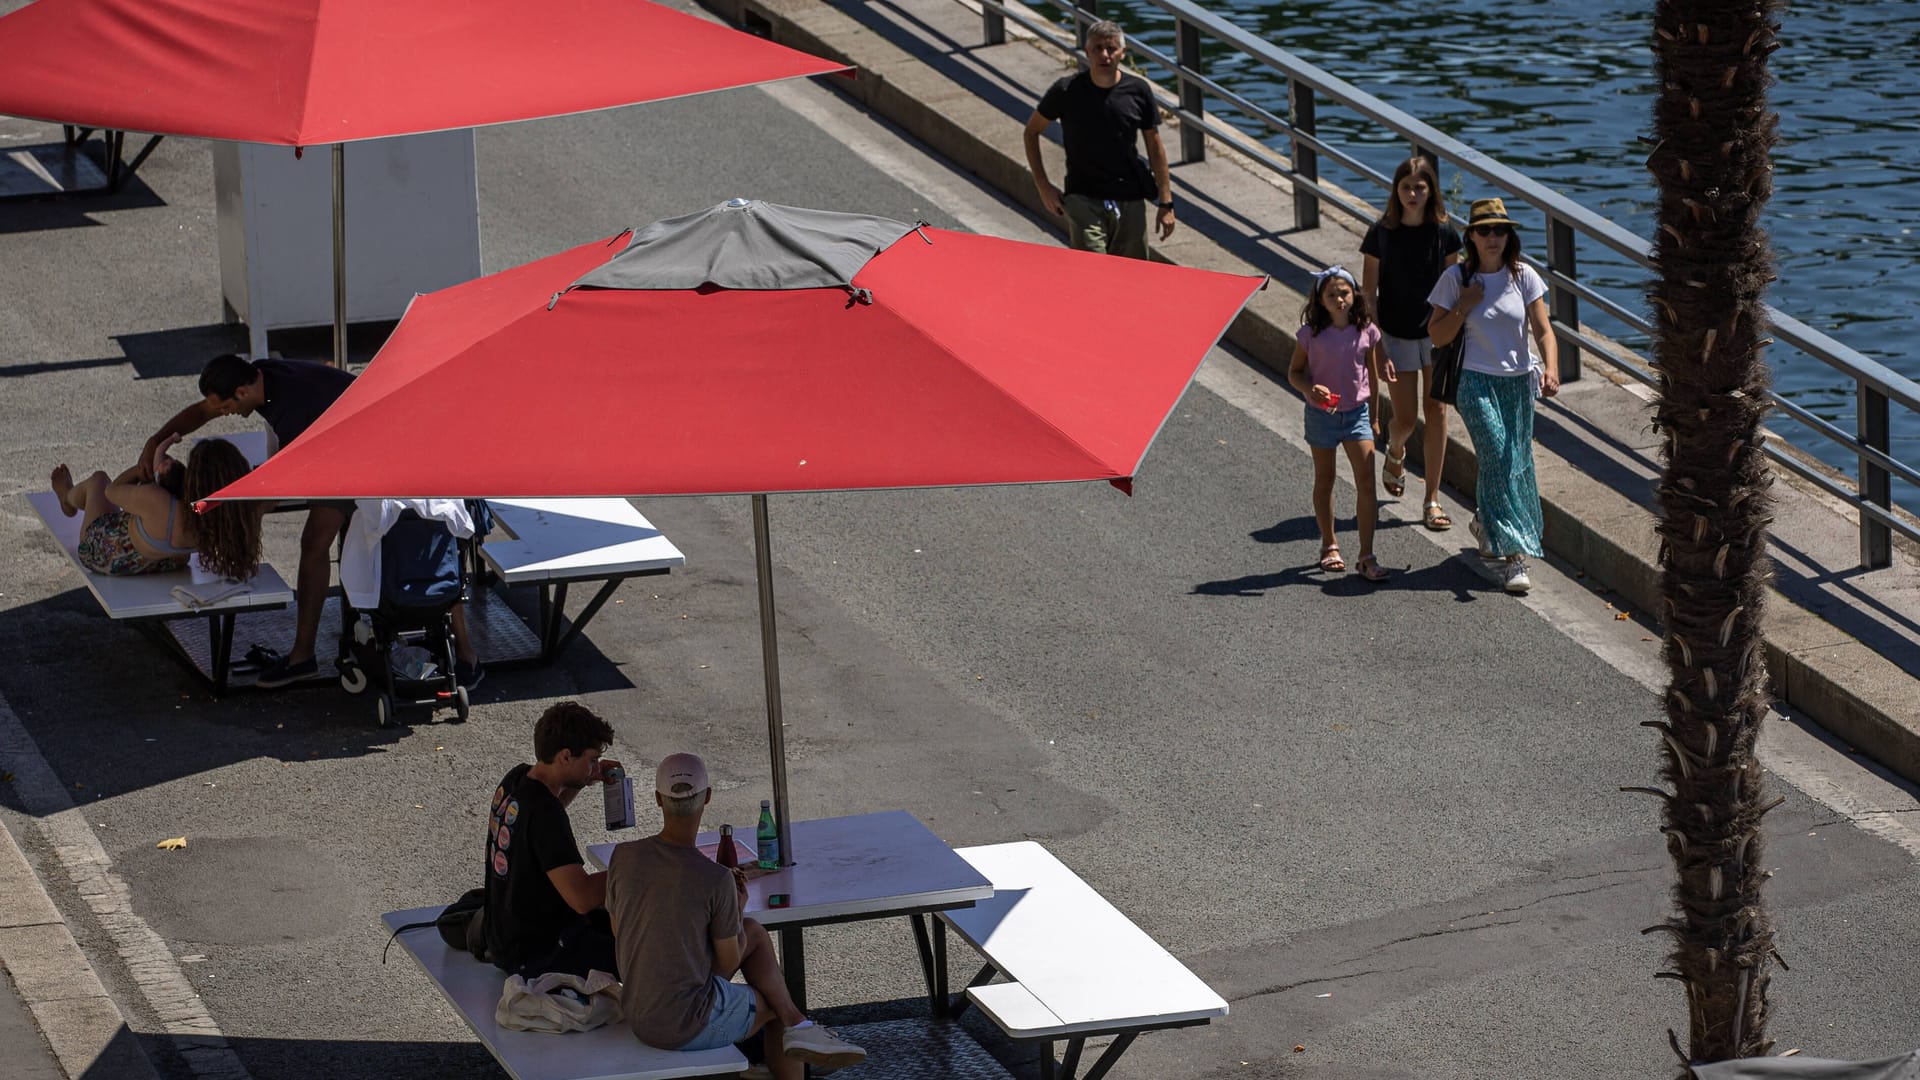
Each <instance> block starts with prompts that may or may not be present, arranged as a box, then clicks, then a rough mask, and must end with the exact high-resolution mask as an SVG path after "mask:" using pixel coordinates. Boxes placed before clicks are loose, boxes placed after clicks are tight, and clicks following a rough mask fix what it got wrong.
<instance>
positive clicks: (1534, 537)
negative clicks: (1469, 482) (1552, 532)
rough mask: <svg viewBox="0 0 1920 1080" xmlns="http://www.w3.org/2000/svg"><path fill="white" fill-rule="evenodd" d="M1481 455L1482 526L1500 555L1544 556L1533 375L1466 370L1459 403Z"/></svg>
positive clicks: (1476, 453) (1495, 551)
mask: <svg viewBox="0 0 1920 1080" xmlns="http://www.w3.org/2000/svg"><path fill="white" fill-rule="evenodd" d="M1454 409H1455V410H1457V411H1458V412H1459V413H1460V419H1461V420H1462V421H1463V422H1465V423H1466V425H1467V435H1468V437H1470V438H1472V439H1473V452H1474V455H1475V456H1476V457H1478V458H1479V459H1480V484H1479V490H1478V492H1477V493H1476V494H1477V498H1478V499H1479V502H1480V513H1479V517H1480V528H1481V530H1482V531H1483V532H1484V533H1485V534H1486V538H1487V546H1488V547H1489V548H1491V549H1492V550H1493V553H1494V554H1495V555H1498V556H1501V557H1503V558H1504V557H1506V556H1509V555H1532V556H1534V557H1536V558H1537V557H1539V556H1541V555H1542V554H1544V552H1542V550H1541V548H1540V536H1541V534H1542V533H1543V532H1545V531H1546V526H1545V523H1544V522H1543V521H1542V520H1541V517H1540V485H1539V482H1538V481H1537V480H1536V479H1535V477H1534V472H1533V381H1532V380H1531V379H1529V378H1528V377H1527V375H1526V374H1525V373H1522V374H1519V375H1487V374H1485V373H1482V372H1478V371H1463V372H1461V373H1460V394H1459V397H1458V399H1457V400H1456V402H1455V404H1454Z"/></svg>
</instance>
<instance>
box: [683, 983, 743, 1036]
mask: <svg viewBox="0 0 1920 1080" xmlns="http://www.w3.org/2000/svg"><path fill="white" fill-rule="evenodd" d="M751 1034H753V987H751V986H748V985H747V984H745V983H737V982H731V981H729V980H727V979H723V978H721V977H720V976H718V975H715V976H714V977H713V1011H712V1012H710V1013H708V1014H707V1026H706V1027H705V1028H702V1029H701V1031H700V1034H698V1035H695V1036H694V1037H693V1038H692V1039H690V1040H688V1041H687V1043H686V1044H685V1045H684V1046H678V1047H675V1049H677V1050H717V1049H719V1048H720V1047H722V1046H731V1045H733V1044H734V1043H737V1042H739V1041H740V1040H741V1039H744V1038H746V1037H747V1036H749V1035H751Z"/></svg>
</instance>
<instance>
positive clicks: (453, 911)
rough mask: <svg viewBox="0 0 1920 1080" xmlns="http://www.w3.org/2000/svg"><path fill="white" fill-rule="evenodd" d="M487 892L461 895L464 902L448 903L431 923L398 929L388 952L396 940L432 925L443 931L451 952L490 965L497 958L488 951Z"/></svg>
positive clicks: (383, 958) (383, 952)
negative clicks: (410, 931) (466, 954)
mask: <svg viewBox="0 0 1920 1080" xmlns="http://www.w3.org/2000/svg"><path fill="white" fill-rule="evenodd" d="M486 924H487V890H485V889H468V890H467V891H466V892H464V893H461V894H460V899H458V900H455V901H454V902H453V903H451V904H448V905H447V906H446V907H445V908H443V909H442V910H441V912H440V914H439V915H437V916H435V917H434V918H433V919H431V920H428V921H427V922H417V923H408V924H407V925H405V926H402V927H399V928H398V929H396V930H394V932H393V937H390V938H388V939H387V949H391V948H392V947H393V938H397V937H399V936H400V935H401V934H403V933H405V932H407V931H408V930H421V929H424V928H426V927H429V926H432V927H435V928H437V929H439V931H440V938H441V940H443V941H445V942H446V943H447V947H448V948H450V949H457V950H459V951H460V952H463V953H471V954H472V955H473V958H474V959H475V960H479V961H481V962H483V963H485V962H489V961H491V960H492V959H493V957H492V956H491V955H490V954H489V952H488V949H487V925H486ZM387 949H382V950H380V962H381V963H383V964H384V963H386V962H387Z"/></svg>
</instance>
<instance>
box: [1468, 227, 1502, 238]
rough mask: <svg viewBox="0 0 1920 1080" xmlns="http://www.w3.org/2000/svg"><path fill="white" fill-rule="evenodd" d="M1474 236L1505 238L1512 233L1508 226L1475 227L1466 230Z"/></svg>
mask: <svg viewBox="0 0 1920 1080" xmlns="http://www.w3.org/2000/svg"><path fill="white" fill-rule="evenodd" d="M1467 231H1468V232H1470V233H1472V234H1473V235H1475V236H1506V235H1507V234H1508V233H1511V232H1512V231H1513V227H1512V226H1510V225H1475V226H1474V227H1472V228H1470V229H1468V230H1467Z"/></svg>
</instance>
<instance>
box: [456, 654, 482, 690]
mask: <svg viewBox="0 0 1920 1080" xmlns="http://www.w3.org/2000/svg"><path fill="white" fill-rule="evenodd" d="M486 677H487V667H486V665H485V664H482V663H481V662H480V661H478V660H475V661H474V662H473V663H471V664H469V663H467V662H466V661H465V660H455V661H454V662H453V681H454V682H455V683H457V684H459V685H461V686H464V687H466V688H467V689H468V690H472V689H473V688H474V687H476V686H479V685H480V680H481V679H484V678H486Z"/></svg>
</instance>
